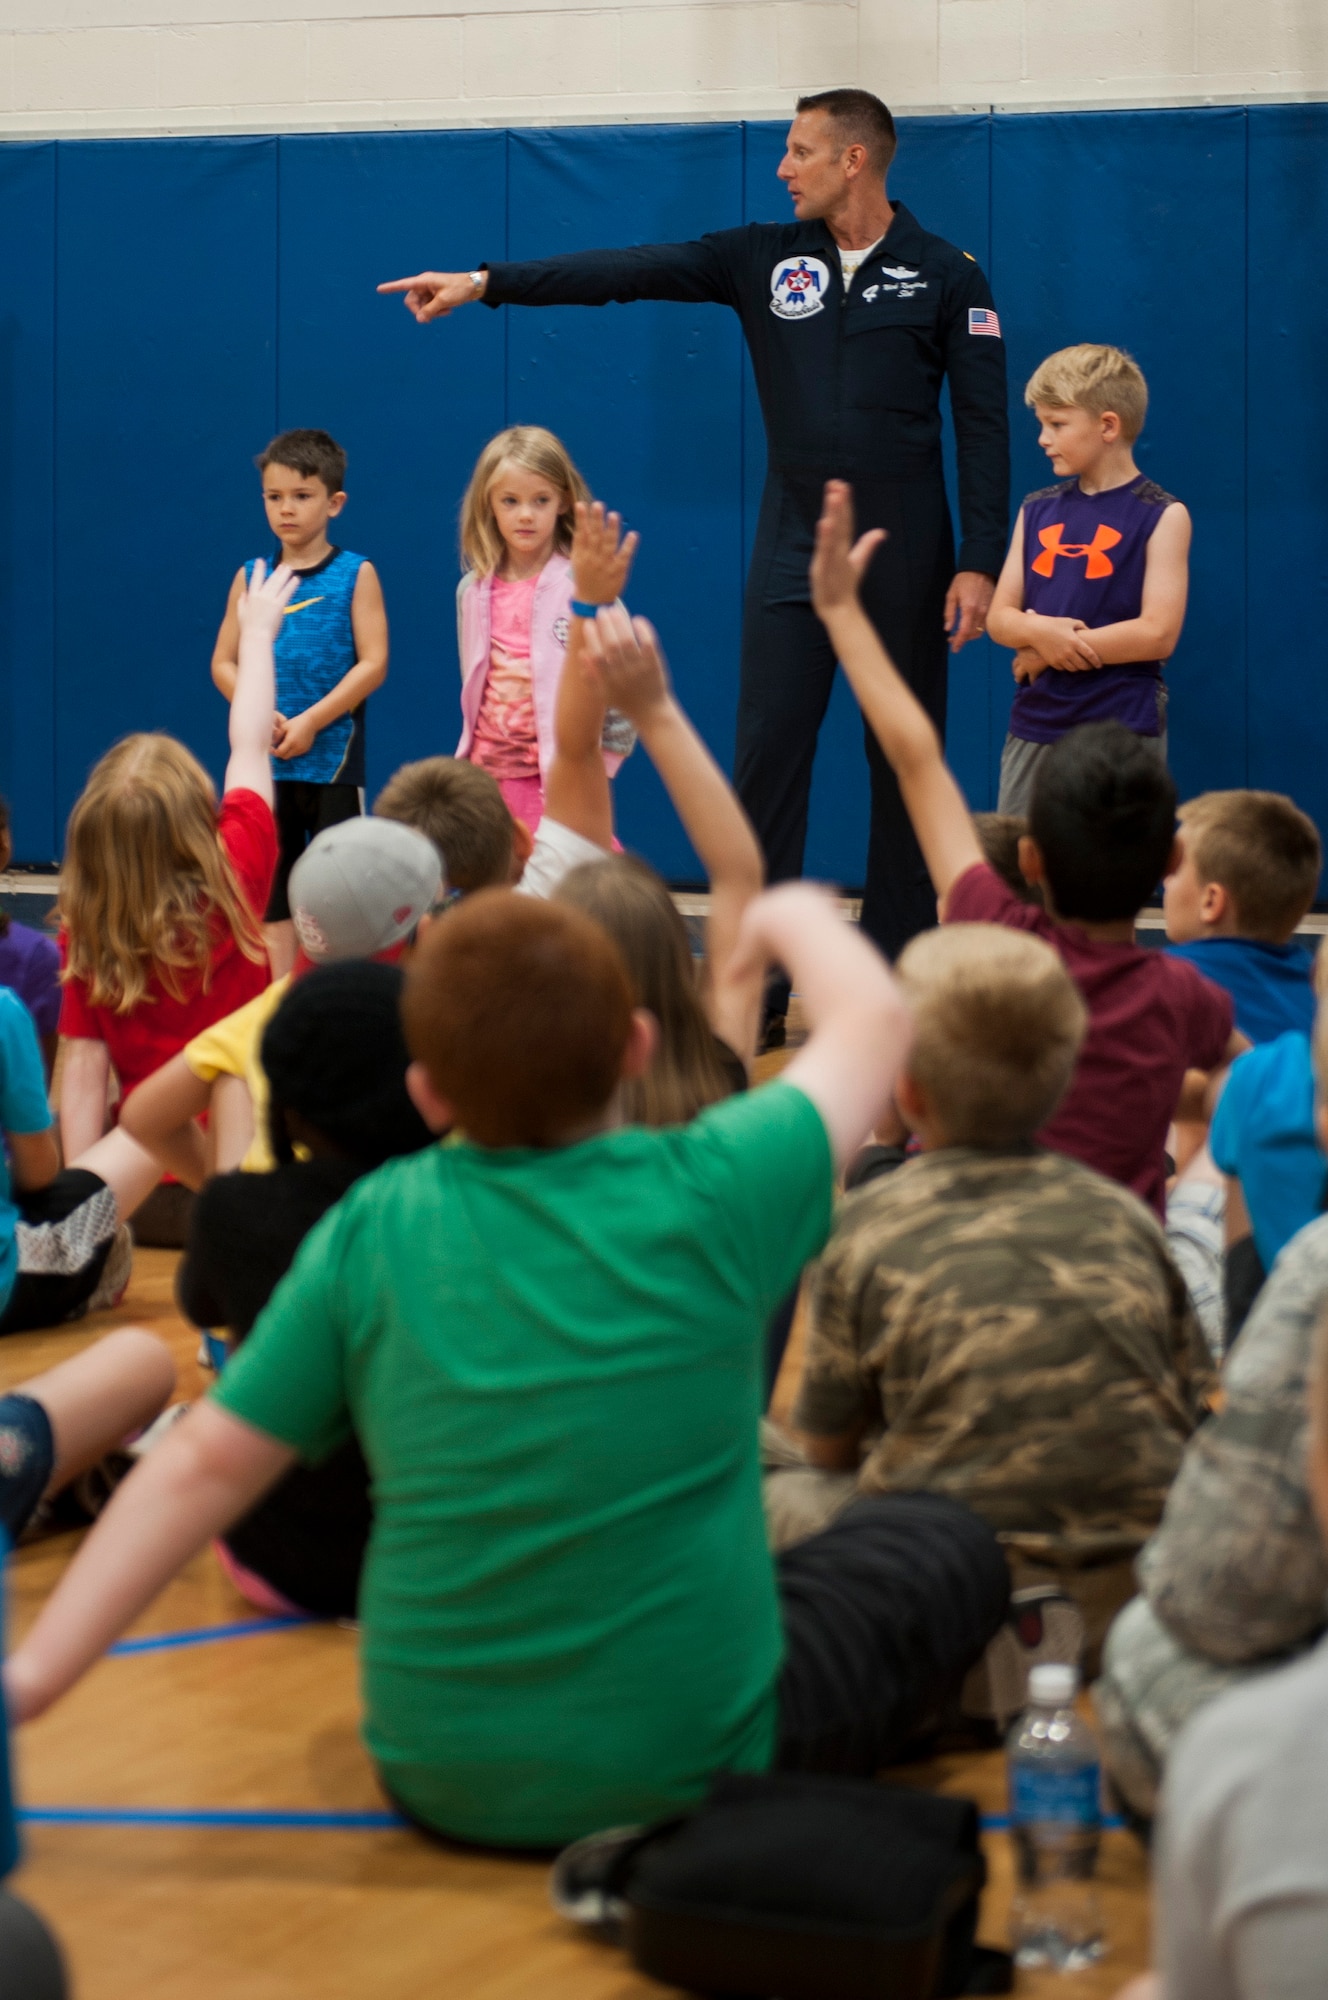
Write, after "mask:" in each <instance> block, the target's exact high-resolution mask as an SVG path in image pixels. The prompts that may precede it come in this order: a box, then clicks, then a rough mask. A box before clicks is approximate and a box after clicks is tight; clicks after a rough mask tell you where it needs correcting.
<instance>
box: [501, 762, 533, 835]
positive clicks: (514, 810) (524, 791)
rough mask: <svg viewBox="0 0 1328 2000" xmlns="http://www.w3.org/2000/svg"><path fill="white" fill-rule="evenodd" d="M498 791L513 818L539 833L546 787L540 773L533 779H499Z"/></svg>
mask: <svg viewBox="0 0 1328 2000" xmlns="http://www.w3.org/2000/svg"><path fill="white" fill-rule="evenodd" d="M498 789H499V791H500V792H501V793H502V795H503V803H504V804H505V805H506V807H507V810H508V812H510V813H511V815H512V818H513V819H519V820H520V821H521V824H522V825H523V826H524V827H526V828H527V830H528V831H529V832H530V833H532V834H533V833H537V832H538V831H539V823H540V821H541V820H542V819H543V817H544V786H543V784H542V783H541V781H540V778H539V774H538V772H537V773H536V775H535V776H534V777H533V778H499V780H498Z"/></svg>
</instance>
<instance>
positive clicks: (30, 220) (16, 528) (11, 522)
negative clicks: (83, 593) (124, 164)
mask: <svg viewBox="0 0 1328 2000" xmlns="http://www.w3.org/2000/svg"><path fill="white" fill-rule="evenodd" d="M55 163H56V148H55V147H54V146H53V145H39V146H20V145H13V146H0V786H2V787H3V790H4V795H5V797H6V798H7V799H8V800H9V803H10V807H11V809H12V811H13V815H14V830H15V838H16V840H17V842H18V843H19V846H18V851H19V853H20V854H32V855H39V856H42V857H43V858H44V857H47V856H53V855H55V854H56V853H57V852H58V844H57V843H58V836H57V833H56V826H55V455H54V451H53V449H52V447H53V437H52V425H53V421H54V415H55V338H54V335H55V324H54V322H55ZM105 498H106V496H104V495H102V496H99V497H98V498H97V499H95V500H94V499H93V497H92V496H91V495H89V496H88V503H89V504H90V505H95V506H97V507H98V508H99V509H100V507H101V506H102V505H104V504H105Z"/></svg>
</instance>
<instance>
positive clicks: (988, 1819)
mask: <svg viewBox="0 0 1328 2000" xmlns="http://www.w3.org/2000/svg"><path fill="white" fill-rule="evenodd" d="M19 1818H20V1819H22V1820H24V1821H26V1822H27V1824H28V1825H30V1826H197V1827H242V1828H243V1827H252V1828H266V1829H272V1828H276V1829H281V1828H294V1829H301V1828H306V1829H313V1830H315V1831H320V1832H340V1833H380V1832H385V1831H388V1832H390V1831H394V1830H395V1829H397V1828H398V1827H404V1826H406V1825H408V1824H409V1822H408V1821H406V1820H404V1819H402V1817H401V1815H400V1814H399V1813H394V1812H319V1811H296V1810H291V1811H288V1812H283V1811H281V1810H279V1809H277V1810H271V1811H264V1810H260V1809H258V1808H252V1807H246V1806H217V1807H200V1808H197V1809H192V1810H191V1809H190V1808H188V1807H184V1806H180V1807H176V1806H25V1807H22V1808H21V1809H20V1812H19ZM1102 1824H1103V1826H1104V1827H1105V1828H1106V1829H1107V1830H1108V1831H1109V1832H1113V1833H1116V1832H1119V1831H1120V1830H1121V1828H1122V1827H1123V1826H1124V1825H1125V1822H1124V1820H1123V1819H1119V1818H1118V1817H1117V1816H1116V1815H1115V1814H1114V1813H1108V1814H1107V1815H1106V1816H1105V1818H1104V1819H1103V1821H1102ZM1009 1827H1010V1816H1009V1814H1008V1813H983V1815H982V1830H983V1832H984V1833H1007V1832H1008V1831H1009Z"/></svg>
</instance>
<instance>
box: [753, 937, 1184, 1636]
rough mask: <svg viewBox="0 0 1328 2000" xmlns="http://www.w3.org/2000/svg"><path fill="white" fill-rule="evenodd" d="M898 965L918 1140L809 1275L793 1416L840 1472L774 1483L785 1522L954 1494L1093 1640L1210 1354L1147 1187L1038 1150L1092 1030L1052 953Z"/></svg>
mask: <svg viewBox="0 0 1328 2000" xmlns="http://www.w3.org/2000/svg"><path fill="white" fill-rule="evenodd" d="M898 976H899V980H900V983H901V985H902V986H903V988H904V991H905V994H906V996H907V997H908V999H909V1001H910V1004H911V1006H912V1008H913V1016H914V1039H913V1045H912V1048H911V1050H910V1052H909V1054H908V1056H907V1058H906V1059H905V1063H904V1067H903V1070H902V1072H901V1074H900V1076H899V1079H898V1082H897V1084H896V1103H897V1104H898V1107H899V1110H900V1112H901V1114H902V1116H903V1118H904V1120H905V1122H906V1123H907V1124H908V1125H909V1126H910V1127H911V1128H912V1130H913V1131H914V1133H915V1134H916V1135H917V1137H918V1139H919V1141H920V1142H921V1152H920V1153H919V1154H918V1155H916V1156H915V1157H914V1158H912V1159H910V1160H908V1161H907V1162H906V1163H905V1164H904V1165H903V1166H902V1167H900V1168H899V1169H898V1170H897V1171H896V1172H895V1173H892V1174H890V1175H888V1176H886V1177H885V1178H884V1179H881V1180H877V1181H873V1182H872V1183H871V1184H870V1185H869V1186H866V1187H863V1188H861V1189H859V1190H858V1191H857V1192H855V1193H854V1194H851V1195H849V1196H848V1197H847V1198H846V1199H845V1201H844V1203H843V1205H842V1207H841V1209H840V1211H839V1216H838V1220H837V1222H836V1225H835V1229H834V1233H833V1235H832V1236H831V1238H830V1241H829V1243H828V1245H827V1247H826V1249H825V1251H824V1253H823V1254H822V1257H821V1259H820V1262H819V1263H818V1264H817V1265H816V1266H815V1267H814V1269H813V1275H812V1281H811V1312H810V1331H809V1337H808V1348H807V1360H806V1366H805V1372H804V1375H803V1380H802V1386H801V1390H800V1393H799V1398H798V1403H797V1407H796V1409H795V1411H794V1415H793V1426H794V1428H795V1430H796V1431H797V1432H798V1433H799V1435H800V1439H801V1443H802V1446H803V1449H804V1451H805V1454H806V1456H807V1458H808V1459H809V1460H810V1462H811V1464H812V1465H813V1466H814V1467H817V1468H821V1469H822V1474H821V1476H820V1477H819V1478H818V1477H817V1475H816V1474H809V1473H807V1472H805V1471H798V1470H792V1471H789V1472H777V1473H773V1474H771V1475H770V1476H769V1477H768V1479H767V1489H766V1491H767V1507H768V1512H769V1516H770V1520H771V1525H772V1532H773V1534H774V1536H775V1538H776V1540H777V1541H785V1540H788V1541H791V1540H795V1539H797V1538H798V1536H799V1534H800V1533H805V1532H808V1531H809V1530H811V1529H814V1528H815V1527H816V1526H818V1525H819V1524H820V1520H822V1519H824V1517H825V1515H826V1514H827V1513H828V1512H833V1511H834V1510H835V1509H836V1508H837V1507H838V1506H842V1505H844V1504H847V1502H848V1500H850V1499H852V1498H854V1497H855V1496H856V1495H858V1494H871V1493H889V1492H916V1491H927V1492H933V1493H943V1494H946V1495H948V1496H949V1497H950V1498H951V1499H954V1500H959V1501H962V1502H963V1503H964V1505H966V1506H968V1507H971V1508H972V1509H973V1511H974V1512H975V1513H977V1514H979V1515H981V1516H982V1518H983V1519H984V1520H986V1521H987V1522H988V1523H989V1525H990V1526H991V1527H993V1528H995V1529H996V1531H997V1533H998V1534H999V1535H1000V1537H1001V1539H1002V1541H1003V1542H1004V1543H1005V1545H1006V1550H1007V1554H1008V1555H1009V1556H1010V1558H1011V1561H1012V1565H1013V1566H1014V1568H1015V1570H1016V1578H1015V1580H1016V1582H1020V1583H1023V1582H1032V1581H1040V1580H1045V1579H1046V1578H1047V1576H1048V1573H1050V1575H1051V1576H1054V1577H1055V1578H1056V1579H1057V1580H1058V1581H1060V1582H1061V1584H1062V1587H1063V1588H1065V1589H1066V1590H1067V1591H1069V1592H1070V1593H1071V1594H1072V1595H1073V1596H1075V1597H1076V1598H1077V1599H1078V1601H1079V1604H1080V1608H1081V1609H1082V1610H1083V1612H1084V1615H1085V1623H1086V1625H1087V1627H1088V1637H1089V1641H1090V1644H1091V1643H1094V1642H1095V1641H1096V1640H1097V1639H1099V1638H1100V1637H1101V1634H1102V1632H1103V1631H1104V1630H1105V1625H1106V1621H1107V1619H1108V1617H1109V1616H1110V1615H1111V1612H1112V1611H1113V1610H1114V1609H1115V1608H1116V1607H1117V1606H1118V1605H1119V1604H1121V1603H1122V1602H1124V1600H1125V1598H1126V1597H1128V1596H1129V1594H1130V1591H1131V1590H1132V1588H1133V1584H1132V1571H1131V1563H1132V1561H1133V1558H1134V1556H1135V1554H1136V1553H1137V1551H1138V1550H1139V1548H1140V1547H1141V1546H1142V1544H1143V1542H1144V1541H1145V1539H1146V1538H1147V1536H1148V1535H1149V1534H1150V1533H1151V1532H1152V1530H1153V1528H1155V1527H1156V1525H1157V1523H1158V1521H1159V1519H1160V1518H1161V1514H1162V1506H1163V1502H1164V1501H1165V1499H1166V1495H1167V1489H1168V1487H1169V1486H1170V1484H1171V1481H1172V1479H1173V1478H1174V1476H1175V1473H1176V1468H1177V1466H1178V1465H1179V1463H1180V1459H1181V1453H1182V1451H1183V1449H1184V1446H1185V1442H1186V1440H1187V1438H1188V1437H1189V1435H1190V1433H1191V1432H1192V1430H1193V1429H1194V1427H1195V1424H1196V1422H1197V1420H1198V1415H1199V1407H1200V1399H1201V1396H1202V1394H1203V1391H1204V1389H1205V1387H1206V1385H1207V1382H1208V1379H1209V1372H1210V1371H1209V1364H1208V1358H1207V1353H1206V1350H1205V1348H1204V1346H1203V1342H1202V1338H1201V1336H1200V1334H1199V1330H1198V1325H1197V1322H1196V1320H1195V1317H1194V1314H1193V1311H1192V1309H1191V1307H1190V1304H1189V1301H1188V1298H1187V1295H1186V1291H1185V1286H1184V1282H1183V1280H1182V1279H1181V1276H1180V1273H1179V1272H1178V1271H1177V1270H1176V1268H1175V1266H1174V1264H1173V1263H1172V1261H1171V1259H1170V1257H1169V1255H1168V1253H1167V1247H1166V1243H1165V1241H1164V1239H1163V1235H1162V1231H1161V1229H1160V1228H1159V1226H1158V1224H1157V1222H1156V1221H1155V1220H1154V1218H1153V1217H1152V1215H1150V1214H1149V1212H1148V1210H1147V1209H1146V1208H1145V1207H1144V1205H1143V1203H1142V1202H1141V1201H1139V1200H1138V1199H1137V1197H1136V1196H1134V1195H1133V1194H1131V1193H1130V1192H1129V1191H1128V1190H1127V1189H1125V1188H1122V1187H1119V1186H1118V1185H1117V1184H1116V1183H1115V1182H1114V1181H1108V1180H1106V1179H1105V1178H1104V1177H1103V1176H1102V1175H1100V1174H1096V1173H1094V1172H1093V1170H1092V1169H1091V1168H1089V1167H1085V1166H1083V1165H1081V1164H1080V1163H1079V1162H1078V1161H1077V1160H1071V1159H1067V1158H1066V1157H1065V1156H1064V1155H1062V1154H1059V1153H1051V1152H1046V1151H1044V1150H1042V1149H1041V1148H1040V1147H1038V1146H1037V1145H1035V1143H1034V1138H1033V1135H1034V1134H1035V1133H1036V1132H1037V1131H1039V1130H1040V1129H1041V1127H1042V1126H1043V1125H1045V1123H1046V1122H1047V1120H1048V1118H1049V1117H1050V1116H1051V1114H1052V1112H1053V1111H1054V1110H1055V1107H1056V1105H1057V1103H1058V1102H1059V1100H1060V1098H1061V1096H1062V1095H1063V1093H1064V1091H1065V1089H1066V1087H1067V1085H1068V1083H1069V1081H1070V1077H1071V1075H1072V1073H1073V1070H1074V1066H1075V1061H1076V1058H1077V1056H1078V1052H1079V1047H1080V1044H1081V1042H1082V1040H1083V1036H1084V1031H1085V1027H1086V1024H1087V1010H1086V1008H1085V1006H1084V1003H1083V1001H1082V1000H1081V998H1080V996H1079V993H1078V991H1077V990H1076V988H1075V985H1074V982H1073V980H1072V979H1071V978H1070V975H1069V973H1068V972H1067V971H1066V969H1065V966H1064V965H1063V964H1062V962H1061V960H1060V958H1059V957H1058V955H1057V954H1056V953H1055V952H1054V951H1053V950H1052V949H1051V947H1050V946H1049V945H1047V944H1044V943H1043V942H1042V941H1041V940H1040V939H1038V938H1034V937H1029V936H1028V935H1027V934H1026V933H1023V932H1020V931H1015V930H1010V929H1007V928H1005V927H1004V926H1000V925H994V924H951V925H947V926H945V927H943V928H942V929H940V930H936V931H929V932H926V933H924V934H923V935H922V936H921V937H918V938H915V939H914V940H913V942H912V943H911V944H910V945H909V946H908V948H907V950H906V951H905V952H904V953H903V955H902V957H901V958H900V960H899V965H898ZM827 1472H828V1473H830V1474H831V1475H832V1476H831V1477H830V1478H829V1479H827V1478H826V1477H825V1476H824V1474H825V1473H827ZM836 1473H837V1474H838V1475H839V1476H838V1478H835V1477H834V1476H833V1475H834V1474H836Z"/></svg>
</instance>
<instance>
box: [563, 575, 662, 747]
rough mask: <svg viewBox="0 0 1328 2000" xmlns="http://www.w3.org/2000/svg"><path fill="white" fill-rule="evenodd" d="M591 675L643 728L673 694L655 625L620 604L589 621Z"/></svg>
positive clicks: (587, 638)
mask: <svg viewBox="0 0 1328 2000" xmlns="http://www.w3.org/2000/svg"><path fill="white" fill-rule="evenodd" d="M583 658H584V660H585V669H586V676H587V678H588V679H589V680H590V682H591V683H592V685H593V686H595V687H596V688H597V689H598V690H599V692H600V693H601V694H602V695H603V696H604V699H605V701H606V702H607V703H608V705H609V707H610V708H616V709H618V710H620V711H621V713H622V714H623V715H625V716H626V717H627V719H628V721H629V722H633V723H635V725H636V727H637V728H638V729H643V728H644V727H645V725H646V722H647V720H648V718H649V716H650V714H651V713H652V711H653V710H655V709H656V708H659V707H661V706H662V705H663V704H665V703H667V701H668V699H669V675H668V669H667V667H666V666H665V664H664V655H663V653H662V652H661V650H660V644H659V640H658V638H657V637H656V635H655V631H654V628H653V626H652V625H651V624H650V623H649V621H648V620H647V619H645V618H629V617H628V615H627V613H626V612H625V611H623V610H622V609H620V607H619V606H618V605H616V604H611V605H608V606H606V607H605V609H604V610H602V611H601V612H600V614H599V616H598V617H597V618H591V619H588V620H587V621H586V627H585V653H584V655H583Z"/></svg>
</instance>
